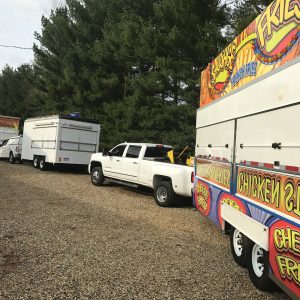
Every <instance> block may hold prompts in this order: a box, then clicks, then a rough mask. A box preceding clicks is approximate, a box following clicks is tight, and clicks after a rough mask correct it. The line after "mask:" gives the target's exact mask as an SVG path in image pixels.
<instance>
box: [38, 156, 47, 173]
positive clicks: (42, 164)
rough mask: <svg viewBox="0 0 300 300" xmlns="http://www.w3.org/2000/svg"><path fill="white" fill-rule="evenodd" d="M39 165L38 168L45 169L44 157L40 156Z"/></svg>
mask: <svg viewBox="0 0 300 300" xmlns="http://www.w3.org/2000/svg"><path fill="white" fill-rule="evenodd" d="M39 167H40V170H41V171H45V170H46V167H47V166H46V161H45V158H44V157H42V158H41V159H40V163H39Z"/></svg>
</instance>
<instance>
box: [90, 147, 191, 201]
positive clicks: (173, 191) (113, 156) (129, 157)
mask: <svg viewBox="0 0 300 300" xmlns="http://www.w3.org/2000/svg"><path fill="white" fill-rule="evenodd" d="M170 150H172V147H171V146H167V145H156V144H144V143H139V144H137V143H123V144H119V145H117V146H116V147H114V148H113V149H111V150H110V151H109V152H108V153H107V154H104V153H96V154H93V155H92V157H91V161H90V164H89V173H90V174H91V181H92V183H93V184H94V185H97V186H100V185H102V184H103V182H104V180H105V179H106V180H108V181H113V182H117V183H121V184H125V185H129V186H132V187H138V186H146V187H150V188H152V189H154V198H155V201H156V203H157V204H158V205H159V206H164V207H166V206H172V205H173V204H174V201H175V195H180V196H187V197H191V196H192V189H193V181H194V169H193V168H192V167H188V166H184V165H177V164H171V163H170V161H169V159H168V157H167V152H168V151H170Z"/></svg>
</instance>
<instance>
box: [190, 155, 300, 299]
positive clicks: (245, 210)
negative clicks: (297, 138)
mask: <svg viewBox="0 0 300 300" xmlns="http://www.w3.org/2000/svg"><path fill="white" fill-rule="evenodd" d="M201 162H202V161H201V160H200V161H198V164H201ZM211 164H212V165H214V164H215V162H213V161H212V162H211ZM215 167H216V168H218V167H219V163H218V162H216V165H215ZM236 172H237V182H235V183H233V184H232V185H231V192H228V191H227V189H224V188H222V187H220V186H219V185H218V184H215V183H213V182H211V181H208V180H206V179H203V178H201V177H196V178H195V192H194V197H195V204H196V207H197V208H198V210H199V211H200V212H201V213H202V214H204V215H205V216H207V217H208V218H209V219H210V220H211V221H212V222H213V223H214V224H216V225H217V226H219V227H220V228H222V227H223V226H224V224H223V219H222V213H221V205H222V203H224V202H225V203H226V204H228V205H230V206H231V207H232V208H234V209H236V210H238V211H239V212H241V213H242V214H245V215H247V216H249V217H251V218H252V219H253V220H255V221H257V222H259V223H261V224H263V225H265V226H267V227H268V228H269V241H268V243H269V264H270V266H269V267H270V270H269V272H270V277H271V278H273V280H275V282H276V283H278V284H279V286H280V287H282V288H283V289H285V291H286V292H288V293H289V292H292V293H293V295H295V297H296V299H297V297H300V230H299V224H300V218H299V217H298V216H296V217H295V210H296V215H297V205H298V203H299V201H300V200H299V195H300V193H299V192H298V187H299V185H298V183H299V182H300V176H296V175H287V174H285V173H278V172H273V171H267V170H262V169H257V168H252V167H245V166H237V167H236ZM243 174H248V177H246V176H244V175H243ZM250 174H251V175H252V177H251V176H250ZM251 178H252V179H251ZM272 199H273V200H272ZM223 229H224V227H223Z"/></svg>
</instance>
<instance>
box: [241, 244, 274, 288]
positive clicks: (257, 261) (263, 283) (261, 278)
mask: <svg viewBox="0 0 300 300" xmlns="http://www.w3.org/2000/svg"><path fill="white" fill-rule="evenodd" d="M246 260H247V267H248V272H249V276H250V279H251V281H252V283H253V285H254V286H255V287H256V288H258V289H259V290H261V291H266V292H274V291H278V290H279V288H278V287H277V285H276V284H275V283H274V282H273V281H272V280H271V279H270V278H269V255H268V252H267V251H265V250H264V249H263V248H262V247H260V246H259V245H257V244H255V243H254V242H252V241H251V240H249V239H247V247H246Z"/></svg>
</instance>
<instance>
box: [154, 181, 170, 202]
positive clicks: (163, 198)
mask: <svg viewBox="0 0 300 300" xmlns="http://www.w3.org/2000/svg"><path fill="white" fill-rule="evenodd" d="M154 199H155V202H156V203H157V205H159V206H162V207H168V206H172V205H173V204H174V192H173V187H172V183H171V182H170V181H161V182H159V183H158V184H157V185H156V186H155V187H154Z"/></svg>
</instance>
